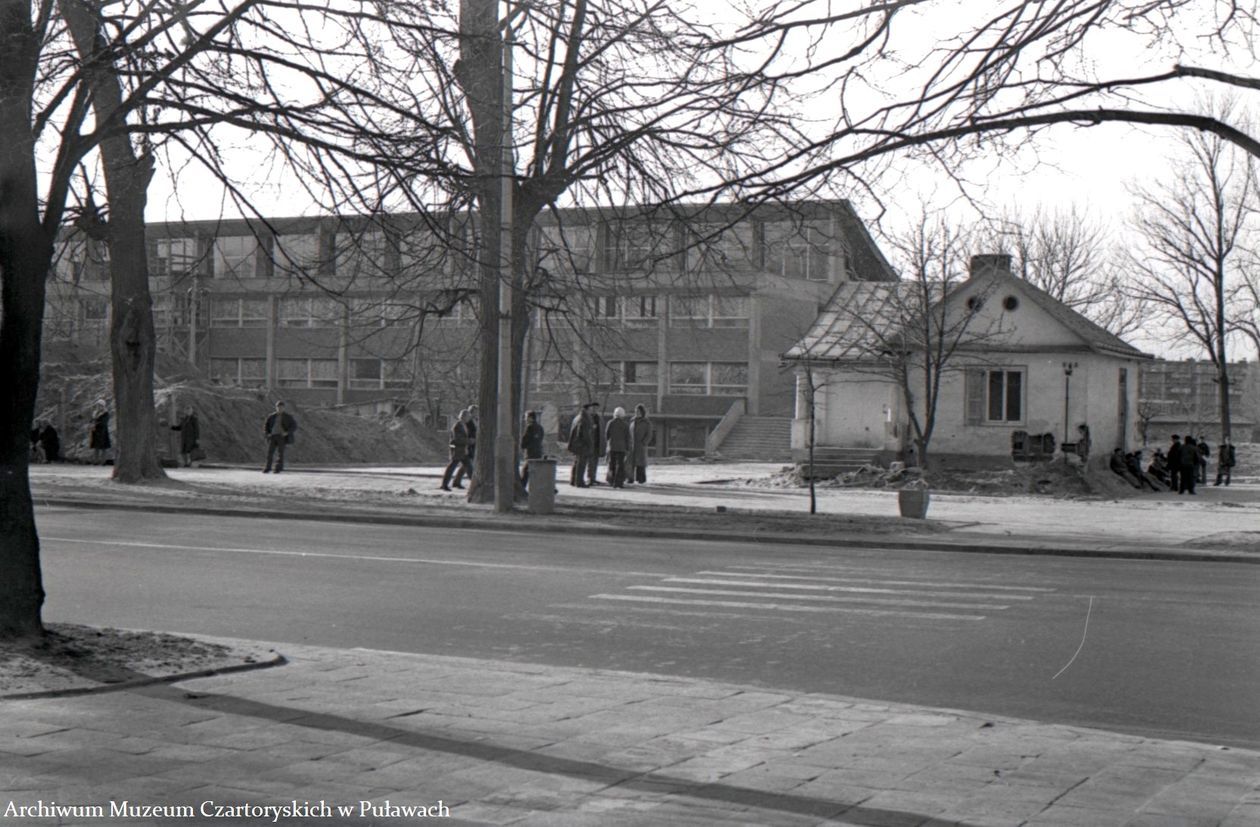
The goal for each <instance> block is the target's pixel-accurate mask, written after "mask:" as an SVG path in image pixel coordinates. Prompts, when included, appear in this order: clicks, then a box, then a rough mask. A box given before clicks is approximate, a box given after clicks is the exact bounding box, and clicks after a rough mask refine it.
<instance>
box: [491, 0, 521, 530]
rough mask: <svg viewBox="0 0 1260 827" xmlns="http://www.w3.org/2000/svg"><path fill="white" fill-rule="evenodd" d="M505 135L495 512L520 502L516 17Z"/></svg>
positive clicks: (508, 58) (508, 23) (508, 35)
mask: <svg viewBox="0 0 1260 827" xmlns="http://www.w3.org/2000/svg"><path fill="white" fill-rule="evenodd" d="M501 107H502V108H501V112H500V114H501V117H502V121H503V123H502V132H501V138H500V145H499V174H500V177H501V182H500V194H499V359H498V361H499V371H498V396H499V399H498V404H497V407H496V413H497V416H496V418H495V436H494V510H495V511H497V512H499V513H504V512H508V511H511V510H512V505H513V503H514V501H515V499H516V474H515V470H516V462H515V459H516V442H515V440H513V439H512V410H513V407H512V172H513V163H512V17H511V16H510V15H509V16H508V17H507V18H506V19H505V20H504V21H503V92H502V104H501Z"/></svg>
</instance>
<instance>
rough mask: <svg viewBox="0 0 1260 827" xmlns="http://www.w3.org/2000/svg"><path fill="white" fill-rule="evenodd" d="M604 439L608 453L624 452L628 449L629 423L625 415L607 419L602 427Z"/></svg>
mask: <svg viewBox="0 0 1260 827" xmlns="http://www.w3.org/2000/svg"><path fill="white" fill-rule="evenodd" d="M604 441H605V442H606V443H607V444H608V453H610V454H611V453H614V452H618V453H623V454H624V453H625V452H626V451H629V450H630V423H629V422H626V420H625V417H618V416H614V417H613V418H612V419H610V420H608V427H607V428H606V429H604Z"/></svg>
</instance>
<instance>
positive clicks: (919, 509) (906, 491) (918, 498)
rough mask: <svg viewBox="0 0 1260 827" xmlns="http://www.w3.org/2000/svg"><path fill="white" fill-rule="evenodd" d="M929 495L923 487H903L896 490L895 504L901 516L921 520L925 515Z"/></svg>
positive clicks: (929, 498)
mask: <svg viewBox="0 0 1260 827" xmlns="http://www.w3.org/2000/svg"><path fill="white" fill-rule="evenodd" d="M930 500H931V495H930V494H929V493H928V491H927V490H926V489H923V488H903V489H901V490H900V491H898V492H897V506H898V508H899V509H900V510H901V516H903V517H911V518H914V519H916V520H922V519H924V518H925V517H927V511H928V503H929V502H930Z"/></svg>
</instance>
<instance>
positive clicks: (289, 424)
mask: <svg viewBox="0 0 1260 827" xmlns="http://www.w3.org/2000/svg"><path fill="white" fill-rule="evenodd" d="M279 416H280V430H281V431H283V432H284V444H285V445H292V444H293V433H294V432H295V431H296V430H297V420H296V419H294V418H293V416H292V415H291V414H289V413H288V412H287V411H286V412H285V413H282V414H279ZM275 424H276V414H272V415H271V416H269V417H267V421H266V422H265V423H263V436H268V437H269V436H271V429H272V427H273V426H274V425H275Z"/></svg>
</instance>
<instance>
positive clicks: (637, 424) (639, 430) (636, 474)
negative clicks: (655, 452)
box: [626, 405, 656, 484]
mask: <svg viewBox="0 0 1260 827" xmlns="http://www.w3.org/2000/svg"><path fill="white" fill-rule="evenodd" d="M655 433H656V430H655V428H653V427H652V420H650V419H648V414H647V408H646V407H644V406H643V405H635V406H634V417H633V418H631V420H630V455H629V456H628V457H627V458H626V482H637V483H640V484H642V483H646V482H647V458H648V446H649V445H651V444H652V437H653V436H655Z"/></svg>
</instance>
